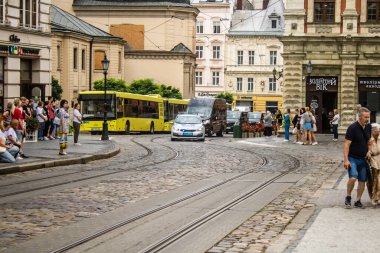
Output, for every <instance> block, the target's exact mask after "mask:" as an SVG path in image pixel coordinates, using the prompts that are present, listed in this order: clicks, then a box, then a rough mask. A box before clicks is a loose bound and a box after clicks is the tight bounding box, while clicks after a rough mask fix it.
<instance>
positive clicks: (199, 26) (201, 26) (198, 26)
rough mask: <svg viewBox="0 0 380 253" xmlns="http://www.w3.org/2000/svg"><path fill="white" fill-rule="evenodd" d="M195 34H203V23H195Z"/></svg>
mask: <svg viewBox="0 0 380 253" xmlns="http://www.w3.org/2000/svg"><path fill="white" fill-rule="evenodd" d="M197 33H203V21H197Z"/></svg>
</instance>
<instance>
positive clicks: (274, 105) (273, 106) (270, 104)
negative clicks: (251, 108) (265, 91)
mask: <svg viewBox="0 0 380 253" xmlns="http://www.w3.org/2000/svg"><path fill="white" fill-rule="evenodd" d="M265 108H266V109H265V110H266V111H270V112H271V113H276V112H277V110H278V102H274V101H267V102H266V104H265Z"/></svg>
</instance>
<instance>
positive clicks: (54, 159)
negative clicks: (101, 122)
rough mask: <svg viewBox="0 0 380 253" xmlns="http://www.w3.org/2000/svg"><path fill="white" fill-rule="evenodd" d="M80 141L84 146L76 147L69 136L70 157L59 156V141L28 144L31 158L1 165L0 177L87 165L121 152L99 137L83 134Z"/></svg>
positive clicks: (25, 150)
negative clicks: (45, 169) (50, 168)
mask: <svg viewBox="0 0 380 253" xmlns="http://www.w3.org/2000/svg"><path fill="white" fill-rule="evenodd" d="M111 138H112V136H111ZM79 141H80V143H81V144H82V145H81V146H74V145H73V144H74V143H73V138H72V137H70V136H69V142H68V144H69V145H68V149H67V153H68V155H66V156H60V155H58V152H59V144H58V140H57V139H55V140H48V141H38V142H27V143H25V144H24V153H25V155H27V156H29V158H27V159H23V160H17V161H16V163H12V164H9V163H0V175H4V174H9V173H16V172H23V171H27V170H34V169H41V168H49V167H55V166H65V165H70V164H85V163H88V162H91V161H94V160H99V159H105V158H110V157H112V156H115V155H117V154H118V153H119V152H120V148H119V147H117V146H116V145H115V143H114V142H113V141H101V140H100V137H99V136H92V135H88V134H81V135H80V136H79Z"/></svg>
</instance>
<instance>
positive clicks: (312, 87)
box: [306, 76, 338, 92]
mask: <svg viewBox="0 0 380 253" xmlns="http://www.w3.org/2000/svg"><path fill="white" fill-rule="evenodd" d="M306 88H307V90H308V91H322V92H323V91H338V77H336V76H309V77H307V79H306Z"/></svg>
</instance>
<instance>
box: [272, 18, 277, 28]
mask: <svg viewBox="0 0 380 253" xmlns="http://www.w3.org/2000/svg"><path fill="white" fill-rule="evenodd" d="M272 28H273V29H276V28H277V20H272Z"/></svg>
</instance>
